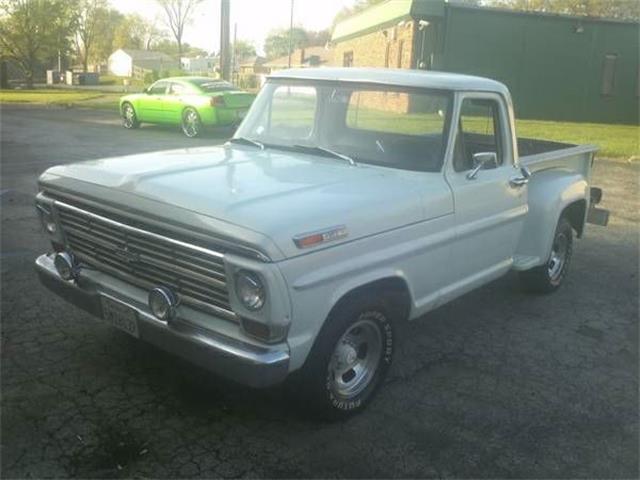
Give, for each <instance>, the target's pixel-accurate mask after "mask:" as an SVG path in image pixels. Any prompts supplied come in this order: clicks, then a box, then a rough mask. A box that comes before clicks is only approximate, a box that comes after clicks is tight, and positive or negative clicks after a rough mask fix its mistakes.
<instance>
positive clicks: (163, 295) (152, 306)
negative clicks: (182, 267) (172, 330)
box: [149, 287, 178, 321]
mask: <svg viewBox="0 0 640 480" xmlns="http://www.w3.org/2000/svg"><path fill="white" fill-rule="evenodd" d="M177 304H178V302H177V300H176V296H175V295H174V294H173V292H172V291H171V290H169V289H168V288H165V287H156V288H154V289H153V290H151V291H150V292H149V310H151V313H153V314H154V315H155V316H156V317H157V318H159V319H160V320H165V321H168V320H171V318H173V315H174V313H175V309H176V305H177Z"/></svg>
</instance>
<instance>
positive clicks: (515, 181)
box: [509, 177, 529, 187]
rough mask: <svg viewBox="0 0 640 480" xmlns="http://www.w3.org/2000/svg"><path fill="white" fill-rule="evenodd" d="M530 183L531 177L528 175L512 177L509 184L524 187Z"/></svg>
mask: <svg viewBox="0 0 640 480" xmlns="http://www.w3.org/2000/svg"><path fill="white" fill-rule="evenodd" d="M527 183H529V179H528V178H526V177H512V178H510V179H509V185H511V186H512V187H522V186H523V185H526V184H527Z"/></svg>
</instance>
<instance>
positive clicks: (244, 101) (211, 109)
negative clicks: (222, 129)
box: [120, 77, 255, 137]
mask: <svg viewBox="0 0 640 480" xmlns="http://www.w3.org/2000/svg"><path fill="white" fill-rule="evenodd" d="M254 98H255V95H253V94H251V93H248V92H244V91H242V90H239V89H238V88H236V87H234V86H233V85H232V84H231V83H229V82H226V81H224V80H216V79H213V78H207V77H175V78H164V79H162V80H158V81H157V82H155V83H154V84H153V85H151V86H150V87H148V88H146V89H144V90H143V92H142V93H136V94H132V95H127V96H125V97H122V98H121V99H120V113H121V115H122V124H123V126H124V128H138V127H139V126H140V124H141V123H143V122H144V123H160V124H169V125H180V126H181V127H182V131H183V132H184V134H185V135H186V136H187V137H197V136H198V135H199V134H200V133H201V132H202V130H203V129H204V127H208V126H233V125H236V124H238V123H239V122H240V120H242V118H243V117H244V115H245V114H246V113H247V110H248V109H249V106H250V105H251V102H253V99H254Z"/></svg>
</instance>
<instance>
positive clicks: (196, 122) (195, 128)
mask: <svg viewBox="0 0 640 480" xmlns="http://www.w3.org/2000/svg"><path fill="white" fill-rule="evenodd" d="M182 130H183V131H184V134H185V135H186V136H187V137H195V136H196V135H198V133H199V132H200V119H199V118H198V114H197V113H196V112H195V110H188V111H187V112H186V113H185V114H184V119H183V122H182Z"/></svg>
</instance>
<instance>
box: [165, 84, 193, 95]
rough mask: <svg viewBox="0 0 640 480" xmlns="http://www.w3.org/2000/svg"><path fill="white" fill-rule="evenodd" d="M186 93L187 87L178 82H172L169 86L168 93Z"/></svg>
mask: <svg viewBox="0 0 640 480" xmlns="http://www.w3.org/2000/svg"><path fill="white" fill-rule="evenodd" d="M187 93H188V89H187V87H185V86H184V85H181V84H180V83H172V84H171V85H170V86H169V95H186V94H187Z"/></svg>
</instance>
